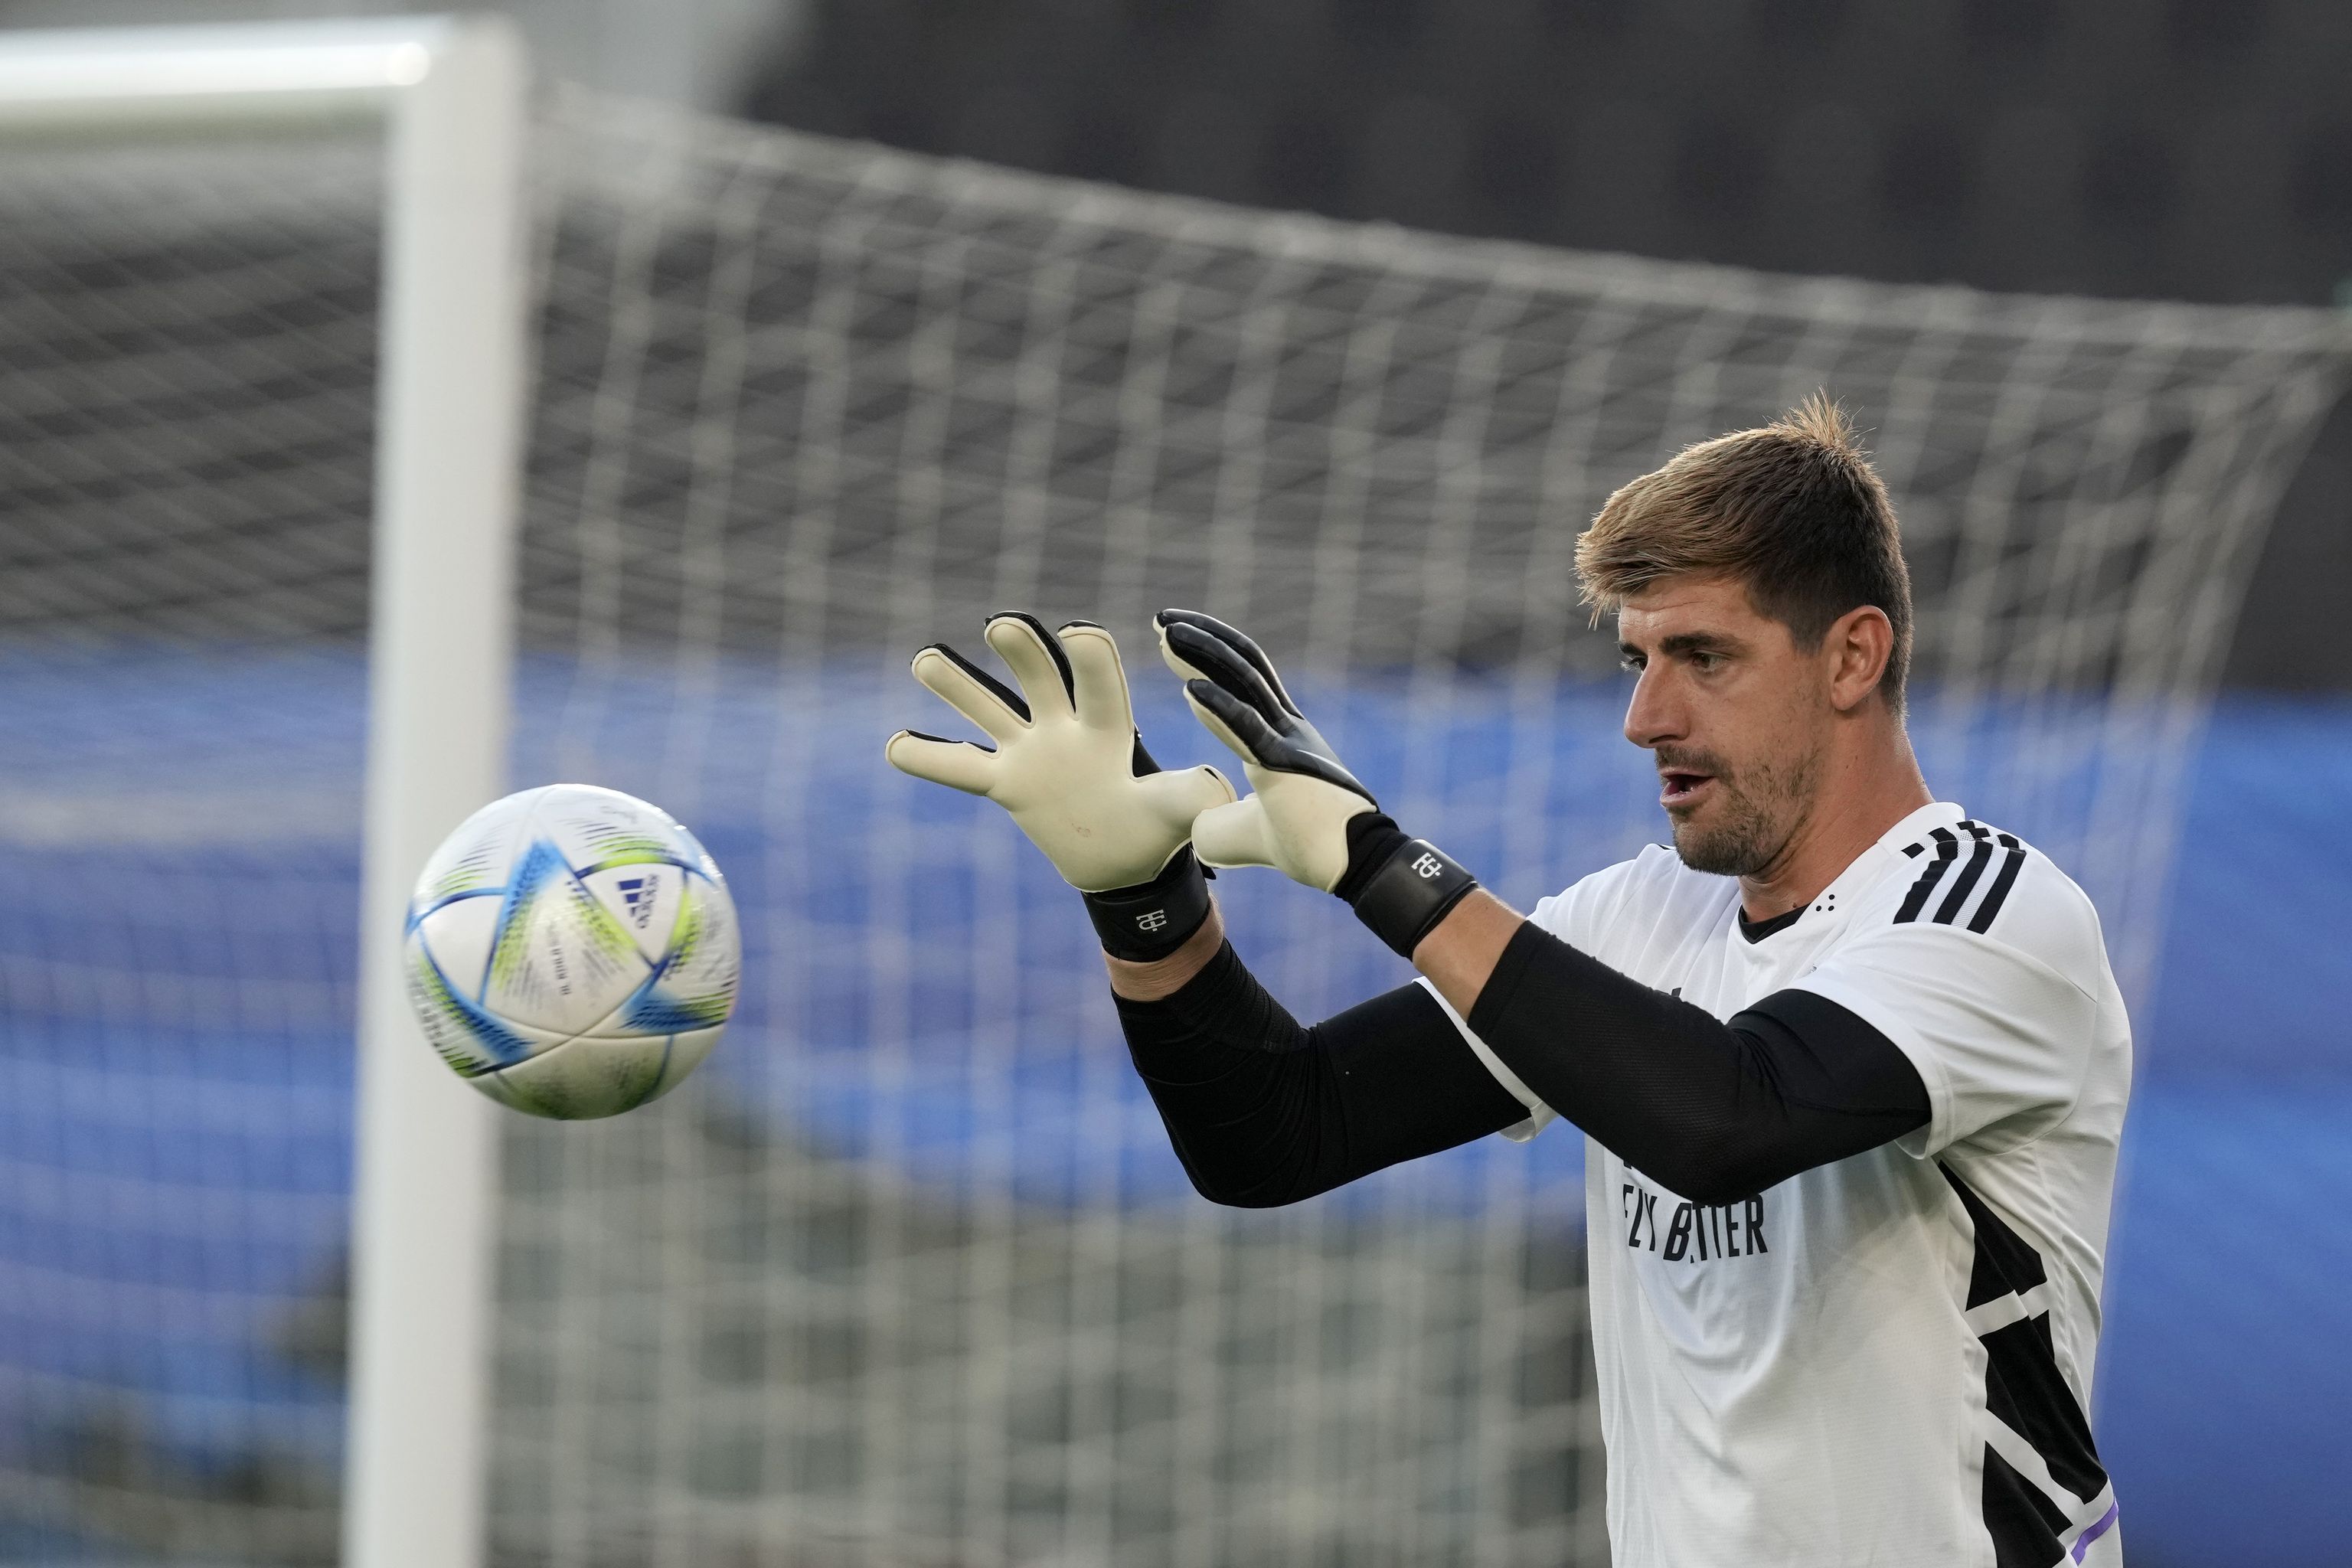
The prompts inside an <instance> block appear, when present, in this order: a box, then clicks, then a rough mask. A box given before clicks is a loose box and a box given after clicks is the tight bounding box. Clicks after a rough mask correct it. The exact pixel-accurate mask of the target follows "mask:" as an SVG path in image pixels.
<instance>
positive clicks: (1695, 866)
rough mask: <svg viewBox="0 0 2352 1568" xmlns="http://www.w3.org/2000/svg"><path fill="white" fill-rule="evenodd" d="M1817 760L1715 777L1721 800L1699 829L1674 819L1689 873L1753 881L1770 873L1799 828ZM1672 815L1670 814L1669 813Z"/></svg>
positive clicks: (1808, 757)
mask: <svg viewBox="0 0 2352 1568" xmlns="http://www.w3.org/2000/svg"><path fill="white" fill-rule="evenodd" d="M1820 775H1821V758H1820V756H1819V755H1818V754H1815V753H1811V752H1809V753H1807V754H1805V755H1804V756H1801V757H1799V758H1798V759H1797V760H1796V761H1795V762H1794V763H1788V764H1774V763H1750V764H1748V766H1747V767H1744V768H1742V769H1740V770H1739V771H1738V773H1736V774H1734V773H1727V772H1718V773H1715V774H1714V777H1715V782H1716V787H1717V790H1718V791H1719V792H1720V794H1721V795H1722V798H1721V799H1720V800H1718V801H1717V802H1715V803H1714V809H1713V811H1712V812H1710V813H1708V816H1710V817H1711V819H1712V820H1710V821H1709V822H1708V823H1707V824H1706V826H1700V825H1699V824H1698V822H1697V821H1696V820H1695V818H1694V817H1692V816H1685V817H1679V818H1675V823H1674V835H1675V854H1676V855H1677V856H1679V857H1680V858H1681V859H1682V863H1683V864H1684V865H1685V866H1687V867H1689V868H1691V869H1692V870H1694V871H1706V872H1709V873H1711V874H1713V875H1715V876H1718V877H1752V876H1755V875H1756V874H1757V873H1759V872H1760V871H1764V870H1767V869H1769V868H1770V867H1771V865H1772V863H1773V862H1774V861H1776V860H1778V859H1779V858H1780V856H1781V853H1782V852H1783V851H1784V850H1786V849H1787V848H1788V847H1789V842H1790V839H1792V838H1794V837H1796V834H1797V829H1798V828H1799V827H1801V826H1803V825H1804V820H1805V815H1806V812H1807V810H1808V808H1809V806H1810V805H1811V801H1812V795H1813V785H1814V784H1815V782H1816V781H1817V780H1818V779H1819V777H1820ZM1669 815H1671V814H1669Z"/></svg>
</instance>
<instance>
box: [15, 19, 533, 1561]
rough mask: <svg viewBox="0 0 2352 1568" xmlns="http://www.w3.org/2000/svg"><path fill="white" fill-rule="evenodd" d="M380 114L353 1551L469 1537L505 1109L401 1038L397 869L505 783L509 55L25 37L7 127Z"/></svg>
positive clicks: (449, 47)
mask: <svg viewBox="0 0 2352 1568" xmlns="http://www.w3.org/2000/svg"><path fill="white" fill-rule="evenodd" d="M305 121H312V122H333V123H337V124H343V125H348V124H350V123H352V122H353V121H360V122H366V121H377V122H380V123H382V125H383V128H384V132H385V158H386V165H385V171H386V178H385V181H384V190H385V203H384V208H383V247H382V258H383V262H382V268H383V270H382V318H381V320H382V337H381V341H380V345H379V347H380V361H379V371H378V374H379V380H378V385H377V418H376V425H375V437H376V447H375V454H376V455H375V475H376V478H375V491H374V521H373V586H372V599H371V605H370V614H371V627H370V633H369V667H370V668H369V680H368V693H369V707H370V712H369V722H368V742H367V746H368V761H367V786H366V804H365V815H364V827H363V846H362V915H361V921H360V933H361V942H362V954H361V962H360V965H359V974H360V1020H359V1042H360V1072H359V1081H360V1089H359V1097H358V1105H359V1110H358V1115H357V1128H358V1140H357V1142H358V1147H357V1152H356V1175H355V1183H356V1188H355V1195H354V1199H353V1211H354V1212H353V1237H352V1325H351V1331H352V1361H351V1385H350V1386H351V1415H350V1426H349V1448H348V1457H347V1460H346V1486H345V1493H344V1510H343V1523H342V1539H343V1554H342V1561H343V1562H344V1563H346V1564H347V1565H350V1568H394V1565H395V1564H399V1565H404V1568H413V1565H415V1564H418V1563H433V1564H436V1568H468V1565H469V1564H473V1563H478V1562H480V1561H481V1558H482V1555H483V1527H482V1521H483V1509H484V1492H485V1484H486V1483H485V1477H486V1473H487V1469H488V1453H487V1450H488V1443H487V1440H486V1436H485V1433H486V1426H487V1423H486V1419H485V1416H486V1411H487V1406H488V1396H487V1385H488V1345H489V1315H490V1299H491V1292H490V1272H491V1264H492V1252H491V1249H492V1236H491V1216H492V1210H493V1206H494V1194H495V1193H496V1190H497V1179H498V1178H497V1163H496V1162H497V1142H496V1136H495V1132H496V1128H495V1123H494V1121H493V1118H494V1117H495V1115H496V1110H495V1108H494V1107H492V1106H491V1105H490V1104H489V1102H488V1101H487V1100H482V1099H481V1098H480V1097H479V1096H478V1095H476V1094H474V1093H473V1092H472V1091H471V1090H469V1089H467V1088H465V1087H464V1086H463V1085H462V1084H461V1083H459V1082H458V1080H457V1079H455V1078H454V1077H452V1076H451V1075H450V1074H449V1073H447V1072H446V1070H444V1069H443V1068H442V1067H441V1066H440V1064H439V1063H438V1062H437V1061H436V1059H435V1058H434V1057H433V1056H432V1054H431V1053H430V1052H429V1051H428V1050H426V1049H425V1047H424V1045H423V1043H422V1042H421V1041H420V1040H419V1039H418V1038H417V1037H416V1031H415V1025H414V1023H413V1021H412V1020H411V1018H410V1017H409V1015H408V1009H407V1005H406V1002H405V999H404V995H403V992H402V984H401V973H400V969H399V956H398V954H399V936H400V929H401V922H402V920H403V918H404V910H405V902H406V895H407V889H408V885H409V882H410V880H411V879H413V878H414V876H415V870H416V868H417V867H418V866H420V865H421V864H422V863H423V862H424V860H425V857H426V856H427V855H428V854H429V853H430V852H431V850H432V849H433V847H435V846H436V844H437V843H438V842H439V840H440V838H441V837H442V836H443V835H444V834H446V832H447V831H448V830H449V828H450V827H452V826H455V825H456V824H457V822H459V821H460V820H462V819H463V818H464V817H465V816H467V814H468V813H470V812H472V811H473V810H474V809H475V808H476V807H478V806H479V805H481V804H482V803H483V802H484V801H486V800H488V799H489V798H491V797H493V796H494V795H499V794H500V793H501V792H502V791H503V789H504V786H505V783H506V777H507V758H506V744H507V731H508V709H509V701H510V698H509V679H508V672H509V668H510V664H511V652H510V650H511V647H512V642H513V634H512V626H513V617H514V611H513V593H512V578H513V541H514V532H515V514H516V508H517V497H518V492H519V483H518V478H519V430H520V410H521V404H522V397H523V391H524V379H525V378H524V364H525V354H524V346H523V345H524V311H525V299H526V287H525V285H526V277H525V272H526V268H525V266H524V262H523V247H522V235H523V231H524V224H523V222H522V185H521V178H520V163H521V157H522V148H523V138H524V70H523V61H522V54H521V50H520V46H519V44H518V41H517V39H516V37H515V36H514V34H513V32H512V30H511V28H510V27H509V26H506V25H504V24H503V23H501V22H499V21H497V20H495V19H488V18H457V17H440V18H431V17H409V18H400V19H395V20H383V21H359V22H344V23H323V24H320V23H302V24H264V25H249V26H204V27H174V28H152V29H149V28H139V29H110V30H91V31H72V32H49V33H20V34H16V35H14V36H11V37H5V38H0V137H6V138H9V139H12V140H16V139H23V138H35V137H58V138H73V137H78V136H79V137H87V136H90V135H98V136H106V137H115V138H122V137H149V138H157V137H173V136H180V135H189V134H208V133H213V132H218V131H222V130H228V129H236V128H243V127H252V126H272V125H275V126H279V127H286V126H292V127H295V128H297V129H299V126H300V125H301V124H302V123H303V122H305Z"/></svg>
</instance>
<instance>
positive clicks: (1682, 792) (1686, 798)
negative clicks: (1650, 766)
mask: <svg viewBox="0 0 2352 1568" xmlns="http://www.w3.org/2000/svg"><path fill="white" fill-rule="evenodd" d="M1658 780H1659V783H1660V784H1661V786H1662V787H1661V788H1660V789H1659V791H1658V804H1659V805H1663V806H1664V807H1665V808H1666V809H1667V810H1668V811H1673V810H1675V809H1676V808H1677V807H1682V806H1690V805H1696V804H1697V803H1698V797H1699V795H1700V794H1701V793H1702V792H1704V791H1705V790H1706V786H1707V785H1709V784H1713V783H1714V782H1715V777H1714V775H1713V774H1711V773H1691V772H1689V771H1688V770H1686V769H1683V768H1668V769H1666V770H1665V771H1664V772H1663V773H1659V775H1658Z"/></svg>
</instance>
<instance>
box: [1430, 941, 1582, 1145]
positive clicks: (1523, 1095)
mask: <svg viewBox="0 0 2352 1568" xmlns="http://www.w3.org/2000/svg"><path fill="white" fill-rule="evenodd" d="M1414 984H1417V985H1419V986H1420V987H1421V988H1422V989H1423V990H1424V991H1426V992H1428V993H1429V994H1430V995H1431V996H1432V997H1433V998H1434V999H1435V1001H1436V1003H1437V1005H1439V1006H1440V1007H1443V1008H1444V1009H1445V1016H1447V1017H1449V1018H1451V1019H1453V1020H1454V1027H1455V1028H1456V1029H1458V1030H1460V1031H1461V1032H1462V1038H1463V1039H1464V1040H1465V1042H1467V1043H1468V1045H1469V1047H1470V1050H1471V1053H1472V1054H1473V1055H1474V1056H1475V1057H1476V1058H1478V1059H1479V1061H1481V1062H1483V1063H1485V1064H1486V1070H1487V1071H1488V1072H1490V1073H1492V1074H1494V1075H1495V1081H1496V1083H1499V1084H1501V1085H1502V1086H1503V1088H1504V1089H1507V1090H1508V1091H1509V1092H1510V1095H1511V1098H1512V1099H1514V1100H1517V1101H1518V1102H1519V1103H1520V1104H1521V1105H1524V1106H1526V1107H1527V1108H1528V1119H1527V1120H1526V1121H1519V1122H1514V1123H1513V1124H1512V1125H1510V1126H1508V1127H1506V1128H1504V1129H1503V1136H1504V1137H1506V1138H1507V1139H1509V1140H1510V1141H1511V1142H1514V1143H1524V1142H1527V1141H1528V1139H1530V1138H1532V1137H1534V1136H1535V1135H1536V1134H1537V1133H1538V1132H1540V1131H1543V1130H1544V1129H1545V1128H1546V1127H1547V1126H1549V1125H1550V1124H1551V1123H1552V1122H1554V1121H1558V1120H1559V1113H1558V1112H1557V1111H1555V1110H1552V1108H1551V1107H1550V1106H1549V1105H1546V1104H1545V1103H1544V1102H1543V1101H1542V1100H1538V1099H1537V1098H1536V1095H1535V1091H1534V1090H1533V1089H1529V1088H1528V1086H1527V1085H1526V1084H1523V1083H1521V1082H1520V1081H1519V1075H1518V1074H1517V1073H1515V1072H1513V1071H1512V1070H1511V1069H1510V1068H1507V1067H1505V1066H1504V1065H1503V1063H1502V1058H1499V1057H1497V1056H1496V1055H1495V1053H1494V1052H1492V1051H1490V1050H1488V1049H1487V1048H1486V1041H1484V1040H1482V1039H1480V1038H1479V1037H1477V1036H1475V1035H1474V1034H1472V1033H1471V1032H1470V1026H1469V1025H1468V1024H1466V1023H1465V1022H1464V1021H1463V1018H1462V1015H1461V1014H1459V1013H1457V1012H1455V1011H1454V1004H1453V1003H1451V1002H1448V1001H1447V1000H1446V999H1445V998H1444V996H1442V995H1440V994H1438V990H1437V987H1436V986H1434V985H1432V984H1430V983H1429V981H1428V980H1427V979H1426V978H1425V977H1424V978H1419V979H1416V980H1415V981H1414Z"/></svg>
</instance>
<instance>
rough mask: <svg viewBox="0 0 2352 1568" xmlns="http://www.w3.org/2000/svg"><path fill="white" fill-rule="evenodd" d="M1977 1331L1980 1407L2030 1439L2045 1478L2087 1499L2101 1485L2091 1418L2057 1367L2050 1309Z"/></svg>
mask: <svg viewBox="0 0 2352 1568" xmlns="http://www.w3.org/2000/svg"><path fill="white" fill-rule="evenodd" d="M1982 1337H1983V1341H1984V1348H1985V1412H1986V1414H1988V1415H1990V1416H1991V1417H1992V1418H1993V1419H1994V1420H1996V1421H1998V1422H2000V1424H2001V1425H2002V1426H2006V1427H2008V1428H2009V1429H2010V1430H2011V1431H2012V1432H2014V1433H2016V1434H2017V1435H2018V1436H2021V1437H2022V1438H2024V1439H2025V1440H2026V1441H2027V1442H2028V1443H2031V1444H2032V1445H2033V1451H2034V1452H2035V1453H2037V1454H2039V1455H2041V1456H2042V1463H2043V1464H2046V1465H2048V1466H2049V1467H2050V1479H2052V1480H2054V1481H2056V1482H2057V1483H2058V1484H2059V1485H2060V1486H2062V1487H2064V1488H2065V1489H2067V1490H2068V1491H2070V1492H2073V1493H2074V1495H2075V1496H2076V1497H2078V1498H2081V1499H2082V1500H2084V1502H2089V1501H2090V1500H2092V1499H2093V1498H2095V1497H2097V1496H2098V1495H2099V1494H2100V1493H2101V1492H2103V1491H2105V1490H2106V1489H2107V1472H2106V1469H2105V1467H2104V1466H2102V1465H2101V1464H2100V1463H2099V1450H2098V1448H2097V1447H2096V1446H2095V1444H2093V1442H2092V1441H2091V1424H2090V1422H2089V1421H2088V1420H2086V1419H2085V1418H2084V1415H2083V1407H2082V1406H2081V1405H2078V1404H2076V1403H2075V1401H2074V1390H2073V1389H2071V1388H2069V1387H2067V1386H2066V1379H2065V1376H2064V1374H2063V1373H2060V1372H2059V1370H2058V1352H2057V1351H2056V1349H2055V1348H2054V1347H2053V1345H2052V1343H2051V1341H2050V1314H2049V1313H2047V1312H2040V1313H2037V1314H2035V1315H2034V1316H2032V1317H2031V1318H2027V1319H2025V1320H2024V1321H2021V1322H2015V1323H2011V1324H2010V1325H2009V1327H2007V1328H2005V1329H1995V1330H1994V1331H1992V1332H1990V1333H1989V1334H1986V1335H1984V1336H1982Z"/></svg>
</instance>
